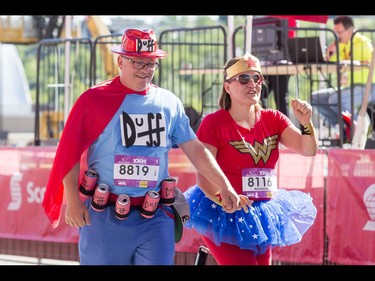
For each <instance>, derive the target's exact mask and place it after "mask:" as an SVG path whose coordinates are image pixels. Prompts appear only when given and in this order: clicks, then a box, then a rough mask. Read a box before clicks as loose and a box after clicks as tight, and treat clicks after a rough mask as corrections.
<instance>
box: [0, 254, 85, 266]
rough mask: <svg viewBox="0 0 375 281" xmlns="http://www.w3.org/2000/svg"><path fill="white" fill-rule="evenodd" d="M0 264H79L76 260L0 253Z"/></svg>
mask: <svg viewBox="0 0 375 281" xmlns="http://www.w3.org/2000/svg"><path fill="white" fill-rule="evenodd" d="M1 265H79V263H78V262H76V261H62V260H54V259H38V258H33V257H23V256H12V255H0V266H1Z"/></svg>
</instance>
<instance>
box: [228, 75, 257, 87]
mask: <svg viewBox="0 0 375 281" xmlns="http://www.w3.org/2000/svg"><path fill="white" fill-rule="evenodd" d="M233 80H238V82H240V84H241V85H247V84H248V83H249V82H250V80H253V82H254V83H255V84H256V85H259V84H261V83H262V82H263V76H262V75H260V74H253V75H249V74H241V75H240V76H238V77H236V78H234V79H232V80H228V82H229V83H230V82H233Z"/></svg>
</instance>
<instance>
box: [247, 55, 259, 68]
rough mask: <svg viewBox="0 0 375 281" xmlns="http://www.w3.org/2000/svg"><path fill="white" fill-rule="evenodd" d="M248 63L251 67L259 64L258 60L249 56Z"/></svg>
mask: <svg viewBox="0 0 375 281" xmlns="http://www.w3.org/2000/svg"><path fill="white" fill-rule="evenodd" d="M246 63H247V66H248V67H249V68H250V67H256V66H257V62H256V61H255V60H252V58H251V57H248V58H247V60H246Z"/></svg>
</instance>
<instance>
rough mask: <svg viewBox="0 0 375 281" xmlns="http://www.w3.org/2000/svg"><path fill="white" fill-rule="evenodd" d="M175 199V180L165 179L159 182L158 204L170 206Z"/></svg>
mask: <svg viewBox="0 0 375 281" xmlns="http://www.w3.org/2000/svg"><path fill="white" fill-rule="evenodd" d="M175 197H176V179H174V178H166V179H164V180H163V181H162V182H161V188H160V203H163V204H164V205H167V206H170V205H172V204H173V203H174V201H175Z"/></svg>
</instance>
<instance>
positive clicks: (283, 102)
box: [261, 19, 298, 116]
mask: <svg viewBox="0 0 375 281" xmlns="http://www.w3.org/2000/svg"><path fill="white" fill-rule="evenodd" d="M297 26H298V25H297V20H295V19H288V27H289V28H295V27H297ZM280 33H281V36H286V34H284V33H286V32H282V31H281V32H280ZM295 34H296V31H295V30H293V29H291V30H289V31H288V38H293V37H295V36H296V35H295ZM285 42H286V41H285ZM285 48H286V47H285V46H284V48H281V49H282V51H283V52H284V51H285ZM285 59H286V57H285ZM289 78H290V75H265V76H264V80H265V81H266V82H267V84H264V87H262V95H261V101H262V105H263V107H264V108H266V107H267V106H266V104H267V101H266V100H267V98H268V96H269V94H270V93H271V92H273V97H274V100H275V104H276V108H277V110H279V111H281V112H282V113H284V114H285V115H286V116H289V89H288V85H289Z"/></svg>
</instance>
